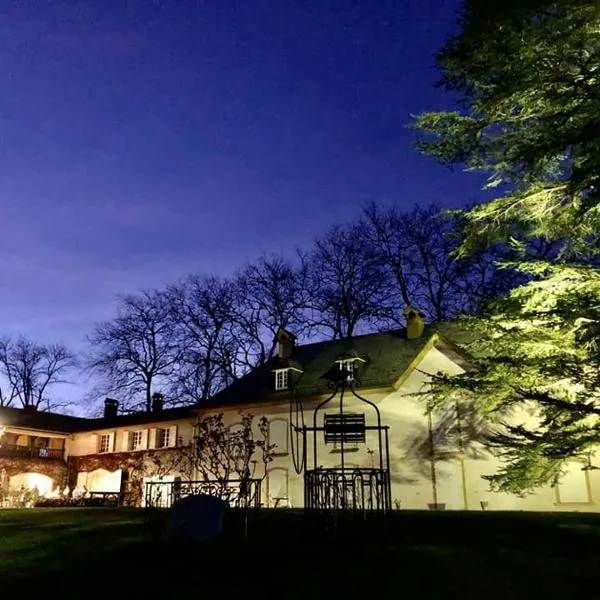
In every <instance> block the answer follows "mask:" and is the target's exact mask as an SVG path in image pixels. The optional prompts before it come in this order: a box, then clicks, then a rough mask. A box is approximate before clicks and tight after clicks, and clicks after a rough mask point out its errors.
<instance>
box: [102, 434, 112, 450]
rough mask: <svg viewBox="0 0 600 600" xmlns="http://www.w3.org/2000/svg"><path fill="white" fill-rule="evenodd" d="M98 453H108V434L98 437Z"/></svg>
mask: <svg viewBox="0 0 600 600" xmlns="http://www.w3.org/2000/svg"><path fill="white" fill-rule="evenodd" d="M100 452H110V433H105V434H103V435H101V436H100Z"/></svg>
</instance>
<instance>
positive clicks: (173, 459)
mask: <svg viewBox="0 0 600 600" xmlns="http://www.w3.org/2000/svg"><path fill="white" fill-rule="evenodd" d="M96 469H105V470H106V471H109V472H110V473H112V472H113V471H117V470H119V469H121V471H122V473H123V480H122V491H124V492H128V493H129V494H130V501H131V502H132V503H134V504H136V505H139V504H140V503H141V500H142V481H143V479H144V477H150V476H154V475H169V474H174V475H180V474H181V475H184V476H185V477H187V478H189V477H190V475H191V473H190V472H189V469H190V461H189V451H188V449H187V448H169V449H164V450H163V449H161V450H146V451H136V452H109V453H106V454H88V455H87V456H72V457H70V458H69V487H70V488H71V489H74V488H75V486H76V485H77V474H78V473H81V472H88V473H90V472H92V471H95V470H96Z"/></svg>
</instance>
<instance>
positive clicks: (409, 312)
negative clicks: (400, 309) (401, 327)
mask: <svg viewBox="0 0 600 600" xmlns="http://www.w3.org/2000/svg"><path fill="white" fill-rule="evenodd" d="M404 316H405V317H406V339H407V340H416V339H418V338H420V337H421V336H422V335H423V331H424V329H425V315H424V314H423V313H422V312H421V311H420V310H419V309H418V308H415V307H414V306H407V307H406V308H405V309H404Z"/></svg>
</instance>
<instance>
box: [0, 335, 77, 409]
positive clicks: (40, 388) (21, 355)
mask: <svg viewBox="0 0 600 600" xmlns="http://www.w3.org/2000/svg"><path fill="white" fill-rule="evenodd" d="M75 366H76V360H75V356H74V355H73V354H72V353H71V352H70V351H69V350H68V349H67V348H66V347H65V346H63V345H62V344H49V345H44V344H36V343H35V342H32V341H31V340H28V339H26V338H24V337H20V338H18V339H16V340H12V339H11V338H4V339H3V340H0V376H1V377H2V379H3V385H0V406H11V405H14V403H15V402H16V403H18V404H20V406H21V407H23V408H25V407H31V408H35V409H37V410H40V409H43V410H50V409H52V408H56V407H57V406H58V403H57V402H56V401H55V400H52V399H51V398H50V397H49V396H48V391H49V388H50V387H52V386H53V385H55V384H58V383H68V382H67V380H66V379H65V378H64V377H65V375H66V374H67V373H68V371H69V370H71V369H72V368H74V367H75Z"/></svg>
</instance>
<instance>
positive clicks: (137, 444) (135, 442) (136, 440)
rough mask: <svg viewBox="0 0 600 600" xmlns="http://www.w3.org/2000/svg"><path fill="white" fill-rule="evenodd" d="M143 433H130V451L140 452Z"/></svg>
mask: <svg viewBox="0 0 600 600" xmlns="http://www.w3.org/2000/svg"><path fill="white" fill-rule="evenodd" d="M143 435H144V432H143V431H132V432H131V449H132V450H140V449H141V448H142V442H143Z"/></svg>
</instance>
